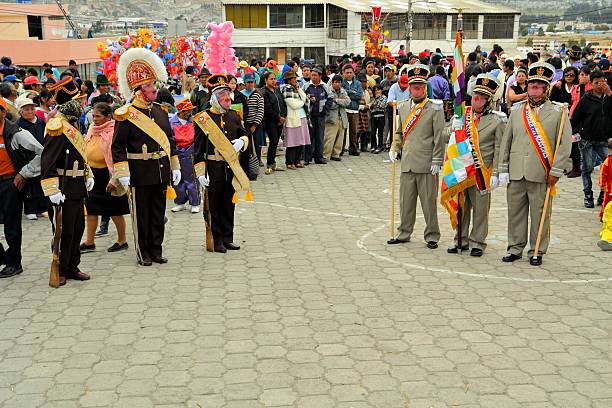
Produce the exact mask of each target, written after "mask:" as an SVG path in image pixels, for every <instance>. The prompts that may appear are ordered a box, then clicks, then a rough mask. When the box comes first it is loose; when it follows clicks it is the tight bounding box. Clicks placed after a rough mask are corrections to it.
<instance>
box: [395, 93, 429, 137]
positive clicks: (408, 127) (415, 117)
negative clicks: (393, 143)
mask: <svg viewBox="0 0 612 408" xmlns="http://www.w3.org/2000/svg"><path fill="white" fill-rule="evenodd" d="M428 102H429V98H425V99H424V100H423V102H421V103H419V104H418V105H414V106H413V107H412V110H411V111H410V113H409V114H408V116H407V117H406V120H404V124H403V125H402V129H403V134H402V147H403V146H404V144H405V143H406V139H408V135H409V134H410V132H411V131H412V129H413V128H414V127H415V126H416V124H417V122H418V121H419V119H421V115H422V113H423V108H424V107H425V105H426V104H427V103H428Z"/></svg>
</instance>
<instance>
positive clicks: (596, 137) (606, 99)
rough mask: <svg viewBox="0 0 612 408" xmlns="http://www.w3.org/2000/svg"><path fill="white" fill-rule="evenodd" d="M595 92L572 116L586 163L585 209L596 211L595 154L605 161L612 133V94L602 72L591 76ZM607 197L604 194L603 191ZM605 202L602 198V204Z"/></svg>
mask: <svg viewBox="0 0 612 408" xmlns="http://www.w3.org/2000/svg"><path fill="white" fill-rule="evenodd" d="M590 83H591V85H592V90H590V91H588V92H587V93H586V94H585V95H584V97H583V98H582V99H580V101H579V102H578V104H577V105H576V107H575V109H574V112H573V114H572V116H571V123H572V130H573V132H574V134H575V135H576V136H575V137H576V140H577V141H578V147H579V148H580V157H581V159H582V168H581V170H582V186H583V191H584V206H585V207H586V208H593V207H594V202H593V187H592V184H593V183H592V181H591V174H592V172H593V167H594V166H595V159H596V158H595V157H593V156H594V155H595V154H596V155H598V156H599V158H601V160H602V161H603V160H605V158H606V157H607V156H608V136H609V134H610V129H612V91H611V90H610V86H609V85H608V83H607V82H606V79H605V76H604V74H603V72H601V71H595V72H592V73H591V76H590ZM602 193H603V190H602ZM601 201H603V194H600V198H599V199H598V203H599V204H601Z"/></svg>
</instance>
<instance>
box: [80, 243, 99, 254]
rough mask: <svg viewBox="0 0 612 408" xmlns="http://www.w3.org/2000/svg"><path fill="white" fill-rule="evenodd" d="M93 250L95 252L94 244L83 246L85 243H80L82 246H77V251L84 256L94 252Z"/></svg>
mask: <svg viewBox="0 0 612 408" xmlns="http://www.w3.org/2000/svg"><path fill="white" fill-rule="evenodd" d="M95 250H96V244H91V245H87V244H85V243H82V244H81V245H80V246H79V251H80V252H81V253H82V254H85V253H87V252H93V251H95Z"/></svg>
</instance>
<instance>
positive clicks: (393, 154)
mask: <svg viewBox="0 0 612 408" xmlns="http://www.w3.org/2000/svg"><path fill="white" fill-rule="evenodd" d="M389 160H391V161H392V162H396V161H397V152H396V151H393V150H389Z"/></svg>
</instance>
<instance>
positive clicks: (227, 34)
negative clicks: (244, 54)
mask: <svg viewBox="0 0 612 408" xmlns="http://www.w3.org/2000/svg"><path fill="white" fill-rule="evenodd" d="M207 28H208V29H210V35H209V36H208V39H207V40H206V47H205V49H204V63H205V64H206V68H208V69H209V70H210V72H212V73H215V74H234V73H235V72H236V67H237V66H238V59H237V58H236V53H235V51H234V49H233V48H232V34H233V33H234V24H233V23H232V22H231V21H225V22H223V23H221V24H215V23H208V26H207Z"/></svg>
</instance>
